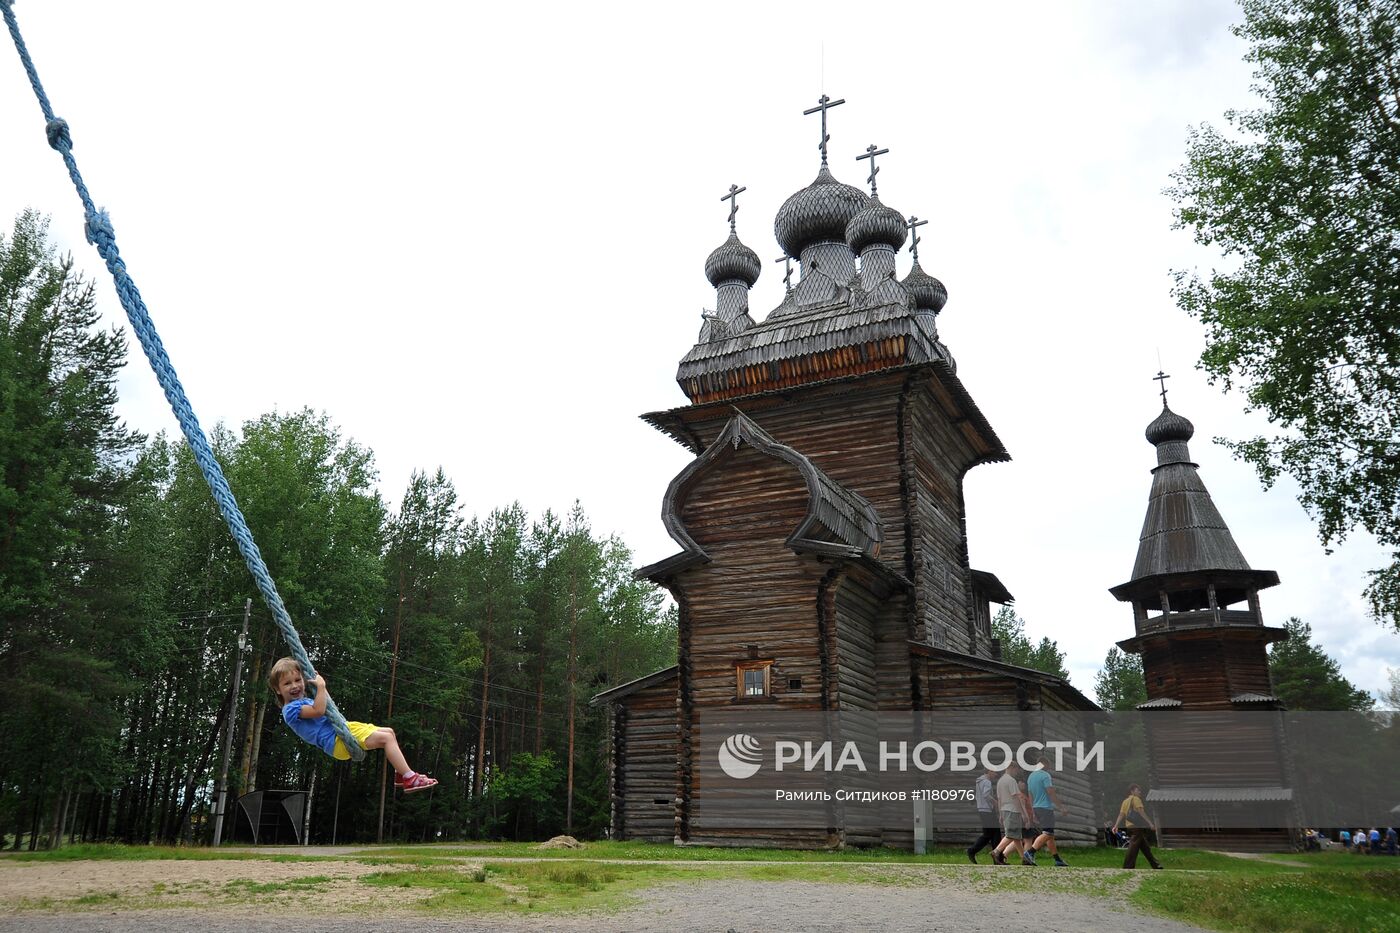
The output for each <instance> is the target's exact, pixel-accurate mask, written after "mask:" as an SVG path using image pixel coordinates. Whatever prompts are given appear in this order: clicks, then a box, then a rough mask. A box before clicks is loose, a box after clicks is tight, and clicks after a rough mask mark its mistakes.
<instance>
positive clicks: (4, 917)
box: [0, 850, 1196, 933]
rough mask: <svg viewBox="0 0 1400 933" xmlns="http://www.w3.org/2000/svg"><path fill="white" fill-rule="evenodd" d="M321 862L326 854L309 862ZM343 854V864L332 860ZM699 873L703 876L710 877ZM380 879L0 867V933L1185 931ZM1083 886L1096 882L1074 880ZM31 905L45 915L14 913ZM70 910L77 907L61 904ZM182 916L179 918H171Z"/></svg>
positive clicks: (1000, 912)
mask: <svg viewBox="0 0 1400 933" xmlns="http://www.w3.org/2000/svg"><path fill="white" fill-rule="evenodd" d="M316 854H324V855H330V854H331V853H329V852H326V853H319V852H318V853H316ZM335 854H337V855H349V854H351V852H350V851H346V850H342V851H338V852H336V853H335ZM711 867H713V864H711ZM378 870H382V866H373V865H365V864H361V863H359V862H354V861H349V860H345V861H341V860H334V861H324V862H311V863H292V862H270V861H262V860H248V861H234V860H219V861H130V862H124V861H105V862H104V861H97V862H76V861H75V862H28V863H11V864H3V863H0V933H9V931H15V933H18V931H25V933H67V931H73V933H176V931H179V933H184V931H189V930H197V931H199V933H239V931H244V930H264V931H269V933H390V931H398V930H413V931H419V930H423V931H445V930H452V931H458V933H466V931H482V933H503V931H525V933H544V931H551V933H553V931H559V933H585V931H587V933H624V931H625V933H633V931H646V930H665V931H696V933H700V931H704V933H729V931H731V930H732V931H734V933H757V931H763V933H772V931H784V930H791V931H803V933H844V931H853V933H863V931H870V933H902V931H906V930H907V931H915V930H918V931H925V930H959V931H962V930H967V931H972V933H978V931H986V933H992V931H996V933H1005V931H1006V930H1007V929H1008V928H1015V927H1023V926H1028V925H1029V926H1034V927H1035V928H1036V929H1037V930H1038V931H1041V933H1059V931H1082V930H1095V929H1119V930H1121V929H1132V930H1141V931H1146V933H1174V931H1189V930H1195V929H1196V928H1195V927H1190V926H1187V925H1184V924H1180V923H1176V922H1174V921H1169V920H1161V919H1157V918H1153V917H1147V916H1144V915H1142V914H1139V913H1137V912H1135V911H1132V910H1130V909H1129V908H1127V907H1126V906H1125V905H1124V904H1122V903H1121V902H1120V899H1118V898H1115V897H1093V896H1086V895H1081V894H1071V893H1062V892H1057V891H1036V892H1024V891H998V890H988V889H987V885H986V884H985V882H987V881H989V880H991V879H992V878H994V877H995V876H994V874H993V872H995V869H992V868H990V867H987V868H983V869H977V868H973V867H972V866H967V867H966V868H964V869H959V870H955V871H949V870H947V867H946V866H945V867H944V868H943V869H942V870H938V871H931V870H930V871H924V870H921V869H919V868H917V867H915V868H910V867H907V866H906V867H902V868H901V867H897V866H890V867H889V868H888V869H884V870H885V871H889V870H896V871H899V872H900V873H901V874H903V873H906V872H907V873H908V874H907V875H906V877H904V878H903V879H902V880H903V882H904V883H901V884H897V885H891V884H863V883H840V884H833V883H823V882H817V881H787V880H784V881H755V880H748V879H728V880H701V881H685V882H667V883H664V884H661V885H658V886H656V887H653V888H649V889H647V890H645V891H642V892H641V895H640V896H641V901H642V903H641V904H640V905H638V906H635V907H630V908H627V909H625V910H623V911H620V912H616V913H610V914H604V913H587V914H548V915H543V916H539V917H521V916H501V915H488V916H474V917H463V918H459V919H452V920H445V919H433V918H429V917H425V916H423V915H422V914H421V913H412V912H410V909H409V903H408V901H406V898H407V897H409V896H411V895H410V894H409V892H400V891H398V890H386V889H384V888H375V887H370V886H368V885H364V884H362V883H360V882H359V881H357V879H358V878H359V877H360V876H362V875H364V874H366V873H369V872H373V871H378ZM1080 871H1082V872H1083V874H1084V878H1085V882H1086V884H1092V883H1093V879H1094V878H1095V877H1096V876H1098V875H1099V874H1100V873H1099V872H1098V871H1096V870H1094V869H1083V870H1080ZM311 877H320V878H322V879H329V880H328V881H323V883H321V884H319V885H318V886H317V887H316V889H315V892H314V894H313V892H311V891H302V890H297V889H295V888H291V889H289V890H274V891H271V892H265V893H260V894H259V896H258V900H257V906H256V908H254V907H250V906H249V903H248V900H247V898H246V896H242V895H245V894H246V891H247V890H249V889H250V888H254V887H256V886H259V885H265V886H270V887H277V886H279V885H286V883H287V882H289V881H290V880H292V879H297V878H302V879H305V878H311ZM157 891H158V892H160V897H159V900H160V901H161V902H162V903H168V904H171V906H169V907H164V908H161V909H157V910H150V909H131V906H130V901H127V902H126V903H124V904H123V905H122V907H121V908H120V909H114V907H113V906H106V907H104V906H103V903H102V902H103V899H104V898H108V897H114V896H115V897H121V898H132V897H134V898H137V899H138V903H139V899H140V898H141V897H142V896H148V895H151V894H152V893H153V892H157ZM43 898H55V899H57V900H59V901H61V902H62V904H61V907H62V909H59V910H44V909H40V910H34V909H25V910H22V911H19V910H16V909H15V907H16V905H18V904H20V903H22V902H23V903H27V904H29V905H35V904H36V902H38V901H40V900H41V899H43ZM78 898H82V899H83V902H82V903H74V901H75V900H76V899H78ZM178 905H184V906H178Z"/></svg>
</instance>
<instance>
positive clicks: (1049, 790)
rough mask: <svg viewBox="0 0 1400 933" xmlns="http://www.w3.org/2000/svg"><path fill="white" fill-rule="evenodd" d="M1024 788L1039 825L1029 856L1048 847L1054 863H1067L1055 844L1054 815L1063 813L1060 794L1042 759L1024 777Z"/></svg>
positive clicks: (1033, 855)
mask: <svg viewBox="0 0 1400 933" xmlns="http://www.w3.org/2000/svg"><path fill="white" fill-rule="evenodd" d="M1026 789H1027V790H1029V791H1030V795H1031V809H1032V811H1033V812H1034V813H1035V825H1037V826H1039V827H1040V835H1039V836H1036V837H1035V841H1034V842H1033V843H1031V858H1035V853H1036V852H1039V851H1040V850H1041V849H1046V848H1048V849H1049V850H1050V854H1051V855H1052V856H1054V858H1055V864H1056V865H1059V866H1060V867H1062V868H1065V867H1068V865H1069V863H1068V862H1066V861H1065V860H1064V859H1062V858H1060V849H1059V847H1058V846H1056V845H1055V816H1056V814H1060V813H1064V812H1065V808H1064V806H1063V805H1062V804H1061V803H1060V795H1059V794H1057V793H1055V784H1054V782H1053V781H1052V780H1051V778H1050V768H1049V766H1048V765H1046V764H1045V763H1044V762H1043V761H1042V762H1041V763H1040V768H1039V770H1037V771H1032V772H1031V773H1030V777H1028V778H1026Z"/></svg>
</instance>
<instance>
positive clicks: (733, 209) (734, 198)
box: [720, 185, 749, 233]
mask: <svg viewBox="0 0 1400 933" xmlns="http://www.w3.org/2000/svg"><path fill="white" fill-rule="evenodd" d="M748 190H749V189H748V188H747V187H745V188H740V187H739V186H738V185H730V186H729V193H728V194H726V195H725V196H724V197H722V198H720V200H721V201H728V202H729V232H730V233H733V232H734V215H735V214H737V213H739V195H741V194H743V193H744V192H745V191H748Z"/></svg>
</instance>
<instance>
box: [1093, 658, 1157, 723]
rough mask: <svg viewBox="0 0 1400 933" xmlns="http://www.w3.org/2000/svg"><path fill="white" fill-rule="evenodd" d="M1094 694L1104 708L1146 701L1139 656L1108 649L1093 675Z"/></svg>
mask: <svg viewBox="0 0 1400 933" xmlns="http://www.w3.org/2000/svg"><path fill="white" fill-rule="evenodd" d="M1094 697H1095V698H1096V699H1097V700H1098V702H1099V705H1100V706H1102V707H1103V708H1104V709H1111V710H1119V711H1121V710H1131V709H1136V708H1137V705H1138V704H1139V703H1146V702H1147V681H1146V680H1145V679H1144V678H1143V674H1142V658H1141V657H1140V656H1139V655H1136V654H1128V653H1126V652H1124V651H1121V650H1119V649H1118V648H1117V647H1116V646H1115V647H1113V648H1109V649H1108V655H1107V656H1106V657H1105V658H1104V659H1103V667H1101V668H1100V669H1099V672H1098V673H1097V674H1095V675H1094Z"/></svg>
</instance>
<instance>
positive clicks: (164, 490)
mask: <svg viewBox="0 0 1400 933" xmlns="http://www.w3.org/2000/svg"><path fill="white" fill-rule="evenodd" d="M128 355H129V354H128V348H127V346H126V341H125V339H124V337H123V336H122V334H121V333H120V332H119V331H116V330H111V329H106V330H104V329H102V327H101V326H100V324H99V315H98V311H97V308H96V298H95V294H94V291H93V288H92V286H91V285H90V284H89V283H87V282H85V281H83V280H82V279H81V277H80V276H78V275H77V274H76V273H75V271H74V270H73V268H72V263H71V260H68V259H66V258H64V257H61V256H59V255H57V253H56V251H55V250H54V248H53V247H52V245H51V244H50V243H49V241H48V236H47V231H46V224H45V221H44V220H43V218H41V217H40V216H38V215H36V214H33V213H26V214H24V215H21V216H20V217H19V218H18V219H17V220H16V221H15V223H14V226H13V230H12V232H11V233H10V234H9V235H8V236H5V235H0V734H3V735H4V736H5V742H4V743H3V744H0V838H3V839H4V841H5V843H6V844H7V845H9V846H13V847H15V848H19V847H27V848H35V847H44V846H50V845H56V844H58V843H60V842H67V841H98V840H114V841H123V842H132V843H147V842H161V843H191V844H199V843H206V842H208V841H210V840H211V839H212V837H213V833H214V817H213V814H214V810H215V807H214V796H215V790H216V788H217V786H218V782H219V776H220V773H221V770H222V766H223V763H224V761H225V756H224V746H225V744H226V742H227V743H229V747H230V753H229V755H228V756H227V781H228V785H229V788H230V798H231V799H232V798H237V797H238V796H239V795H242V794H246V793H249V792H251V791H254V790H260V789H279V790H280V789H290V790H300V791H305V792H306V793H307V798H306V799H307V801H308V805H309V808H310V815H309V818H308V819H307V820H306V825H307V826H309V832H310V841H312V842H318V843H319V842H325V843H329V842H332V841H339V842H352V841H359V842H366V841H375V840H383V841H386V842H387V841H404V842H422V841H434V840H445V839H464V838H504V839H537V838H547V837H548V836H550V835H553V834H555V833H561V832H565V831H568V832H572V833H573V834H575V835H578V836H584V837H598V836H600V835H602V834H603V833H604V832H605V830H606V827H607V824H608V793H607V790H608V788H607V767H606V756H605V735H606V722H605V720H604V715H605V714H604V712H603V711H602V710H600V709H596V708H593V707H590V706H589V704H588V699H589V697H591V696H592V695H593V694H596V693H598V692H600V691H601V690H604V689H606V688H607V687H609V686H615V685H617V684H620V683H624V682H626V681H627V680H630V679H632V678H635V677H638V676H641V675H643V674H646V673H649V672H651V671H654V670H656V669H658V668H662V667H665V666H667V665H670V664H673V663H674V662H675V651H676V629H675V618H674V611H673V609H670V608H668V605H667V603H666V601H665V599H664V598H663V596H662V594H661V593H660V592H659V591H658V590H656V588H655V587H653V586H652V585H651V584H649V583H645V582H640V581H637V580H635V579H633V577H632V574H631V571H632V564H633V560H632V555H631V554H630V553H629V551H628V549H627V547H626V546H625V545H624V544H623V543H622V542H621V541H620V540H618V539H617V538H615V537H608V536H605V535H601V534H599V533H596V532H595V531H594V530H593V529H592V528H591V527H590V524H589V519H588V516H587V515H586V514H585V512H584V510H583V508H582V507H581V506H579V505H578V504H575V505H574V506H573V508H572V509H571V510H570V511H569V512H568V513H567V514H555V513H552V512H548V511H547V512H545V513H543V514H541V515H537V516H531V515H528V514H526V512H525V511H524V510H523V509H522V508H521V507H520V506H519V505H515V504H506V505H502V506H500V507H499V508H496V509H494V510H493V511H491V512H490V514H488V515H485V516H469V515H466V514H464V509H463V508H462V506H461V505H460V503H459V501H458V495H457V492H456V490H455V489H454V486H453V483H452V480H451V479H450V478H449V477H447V476H445V475H444V474H443V472H442V471H441V470H433V469H424V470H422V471H421V472H416V473H414V475H413V476H412V478H411V480H410V481H409V483H408V486H407V488H406V489H404V490H403V491H402V495H401V497H400V499H399V505H398V508H397V511H394V510H392V509H390V508H388V507H387V506H386V503H385V501H384V499H383V498H382V497H381V495H380V494H379V492H378V491H377V489H376V480H377V477H376V472H375V463H374V454H373V452H372V451H370V450H367V449H365V448H363V447H361V446H359V445H357V444H356V443H355V442H354V441H352V440H350V439H348V438H346V437H345V436H343V435H342V433H341V432H340V430H339V429H338V428H337V426H336V424H335V423H334V421H333V420H332V418H331V417H330V416H329V415H328V414H325V413H318V412H314V411H309V410H301V411H287V412H277V413H270V414H266V415H263V416H262V417H260V418H257V419H255V420H253V421H250V422H248V423H247V424H244V425H242V426H241V427H239V428H237V429H236V430H235V429H233V428H229V427H227V426H224V425H217V426H213V428H212V430H211V432H210V434H211V441H212V442H213V444H214V447H215V450H216V453H217V455H218V458H219V460H220V462H221V464H222V466H223V469H224V471H225V473H226V475H227V477H228V479H229V483H230V485H231V486H232V488H233V490H234V492H235V494H236V495H237V496H238V498H239V502H240V504H241V505H242V507H243V510H244V513H245V515H246V517H247V520H248V524H249V526H250V528H251V529H252V531H253V534H254V536H255V538H256V540H257V542H258V545H259V547H260V549H261V551H262V554H263V557H264V558H265V560H266V561H267V563H268V566H269V568H270V570H271V572H272V576H273V579H274V580H276V581H277V585H278V589H279V591H280V593H281V595H282V598H283V600H284V601H285V602H286V604H287V607H288V609H289V610H290V612H291V616H292V618H293V620H294V621H295V622H296V625H297V627H298V629H299V630H300V632H301V635H302V639H303V641H304V643H305V645H306V648H307V650H308V652H309V654H310V656H311V657H312V659H313V660H314V661H315V663H316V666H317V669H318V671H319V672H320V673H321V674H322V675H323V676H324V677H325V679H326V684H327V688H328V689H329V691H330V693H331V695H332V696H333V697H334V698H335V700H336V703H337V704H338V705H339V707H340V708H341V710H342V711H344V713H345V715H346V717H347V718H349V719H356V720H363V721H368V722H374V723H376V724H378V725H389V726H392V727H393V728H394V730H395V732H396V733H397V735H398V738H399V742H400V744H401V745H402V747H403V749H404V751H405V753H406V754H407V755H408V757H409V760H410V762H412V763H413V765H414V767H415V768H417V769H418V770H420V771H422V772H424V773H427V774H431V775H433V776H434V777H436V778H438V780H439V781H440V782H441V783H440V784H439V785H438V787H436V788H435V789H433V790H432V791H431V792H430V793H423V794H417V795H413V796H405V795H402V794H396V793H395V792H394V790H393V787H392V779H393V775H392V773H388V772H387V771H386V768H385V760H384V756H383V755H382V754H379V753H375V752H371V753H370V754H369V756H368V757H367V758H366V759H365V761H364V762H362V763H350V762H339V761H335V760H333V759H332V758H330V757H329V756H327V755H325V754H324V753H322V752H321V751H319V750H318V749H316V748H313V747H312V746H310V745H308V744H305V743H303V742H301V741H300V740H299V739H297V738H296V736H294V735H293V734H292V733H291V732H290V730H288V729H287V728H286V726H285V725H283V723H282V722H281V721H280V719H281V716H280V710H279V708H278V705H277V703H276V701H275V699H274V697H273V694H272V693H271V691H270V689H269V687H268V685H267V683H266V679H267V672H268V670H269V668H270V666H271V665H272V664H273V663H274V662H275V661H276V660H277V659H278V658H279V657H282V656H284V655H285V654H287V653H288V652H287V651H286V650H285V646H284V645H283V643H282V642H281V640H280V637H279V633H278V631H277V629H276V628H275V627H274V626H273V624H272V621H271V617H270V614H269V613H268V611H267V610H266V608H265V607H264V606H262V604H261V603H260V602H259V601H257V599H256V598H255V597H256V591H255V590H254V587H253V583H252V580H251V579H250V577H249V574H248V571H247V570H246V568H245V567H244V565H243V561H242V559H241V558H240V557H239V555H238V552H237V551H236V549H235V547H234V544H233V542H232V540H231V538H230V537H229V534H228V531H227V529H226V528H225V526H224V524H223V521H222V520H221V518H220V517H219V515H218V512H217V510H216V508H215V506H214V504H213V502H212V500H211V498H210V495H209V492H208V489H207V487H206V486H205V483H204V481H203V479H202V478H201V476H200V473H199V470H198V468H197V466H196V465H195V463H194V461H193V458H192V457H191V456H190V454H189V452H188V450H187V448H186V447H185V446H184V444H183V443H182V442H180V441H178V440H171V439H170V438H167V437H165V436H155V437H142V436H140V435H138V434H135V433H134V432H132V431H130V430H128V429H127V428H126V427H125V426H124V425H123V424H122V423H121V422H120V420H119V418H118V417H117V415H116V413H115V411H116V403H117V396H116V390H115V383H116V376H117V373H118V371H119V369H120V368H121V367H122V366H123V365H124V363H125V362H127V361H128ZM140 362H141V361H140V359H139V356H138V357H137V358H136V359H135V360H134V363H133V365H139V364H140ZM250 597H254V599H253V600H252V603H251V608H247V606H248V601H249V598H250ZM245 620H246V625H247V636H246V641H244V640H243V638H242V632H243V629H244V626H245ZM240 643H241V644H242V647H240ZM240 660H241V671H238V670H237V669H238V667H239V662H240ZM236 672H237V673H239V674H240V675H241V676H239V677H238V681H239V684H238V686H237V688H236V689H235V686H234V683H235V673H236ZM230 717H231V719H232V723H231V726H232V736H231V738H230V737H229V736H228V735H227V732H226V730H227V728H228V727H229V725H230V723H229V720H230ZM229 810H230V813H229V815H228V816H226V820H228V821H227V822H226V823H225V824H224V826H223V827H222V833H223V835H224V838H225V839H227V838H229V837H230V835H232V834H233V833H234V832H235V829H236V827H235V826H234V824H233V821H232V819H231V816H232V812H233V807H232V805H230V807H229Z"/></svg>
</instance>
